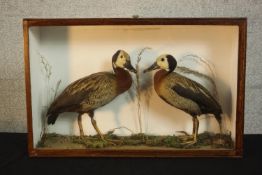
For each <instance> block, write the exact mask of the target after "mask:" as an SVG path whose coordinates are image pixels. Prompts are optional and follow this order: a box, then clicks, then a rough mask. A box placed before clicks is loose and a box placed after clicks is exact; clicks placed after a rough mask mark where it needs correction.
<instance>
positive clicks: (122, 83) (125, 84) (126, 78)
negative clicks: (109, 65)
mask: <svg viewBox="0 0 262 175" xmlns="http://www.w3.org/2000/svg"><path fill="white" fill-rule="evenodd" d="M114 72H115V75H116V80H117V93H118V94H121V93H123V92H125V91H127V90H128V89H129V88H130V87H131V85H132V77H131V75H130V74H129V72H128V71H126V70H125V69H123V68H114Z"/></svg>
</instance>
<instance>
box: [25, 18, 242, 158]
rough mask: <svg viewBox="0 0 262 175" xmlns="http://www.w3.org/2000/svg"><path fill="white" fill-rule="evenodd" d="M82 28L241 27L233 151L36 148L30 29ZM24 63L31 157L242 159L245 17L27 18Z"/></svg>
mask: <svg viewBox="0 0 262 175" xmlns="http://www.w3.org/2000/svg"><path fill="white" fill-rule="evenodd" d="M83 25H225V26H228V25H234V26H238V27H239V43H238V44H239V45H238V65H237V66H238V74H237V107H236V115H237V117H236V140H235V148H234V149H232V150H117V149H115V150H106V149H70V150H69V149H48V150H47V149H46V150H45V149H38V148H34V146H33V129H32V128H33V127H32V105H31V84H30V55H29V28H30V27H32V26H83ZM23 32H24V61H25V84H26V105H27V126H28V152H29V155H30V156H31V157H37V156H40V157H242V154H243V134H244V99H245V98H244V97H245V95H244V94H245V67H246V61H245V60H246V35H247V19H246V18H138V19H134V18H106V19H105V18H103V19H99V18H88V19H24V20H23Z"/></svg>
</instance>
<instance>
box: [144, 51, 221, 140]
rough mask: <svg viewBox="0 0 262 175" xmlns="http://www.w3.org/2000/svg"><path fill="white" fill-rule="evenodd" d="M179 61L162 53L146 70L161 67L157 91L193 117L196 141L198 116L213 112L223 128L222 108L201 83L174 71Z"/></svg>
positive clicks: (156, 80) (156, 77)
mask: <svg viewBox="0 0 262 175" xmlns="http://www.w3.org/2000/svg"><path fill="white" fill-rule="evenodd" d="M176 65H177V62H176V60H175V58H174V57H173V56H171V55H161V56H160V57H158V58H157V61H156V62H155V63H154V64H153V65H152V66H151V67H149V68H148V69H146V70H145V71H144V72H148V71H151V70H154V69H161V70H159V71H158V72H156V74H155V76H154V88H155V91H156V93H157V94H158V96H159V97H160V98H162V99H163V100H164V101H165V102H167V103H168V104H170V105H171V106H173V107H176V108H178V109H180V110H182V111H184V112H186V113H188V114H190V115H191V116H192V117H193V134H192V136H190V137H191V138H193V141H192V142H190V143H196V141H197V133H198V127H199V121H198V119H197V116H199V115H202V114H213V115H214V116H215V118H216V119H217V121H218V123H219V126H220V129H221V114H222V109H221V106H220V104H219V103H218V102H217V101H216V100H215V99H214V98H213V97H212V95H211V94H210V93H209V91H208V90H207V89H206V88H205V87H203V86H202V85H201V84H199V83H197V82H195V81H193V80H191V79H189V78H186V77H184V76H182V75H180V74H178V73H175V72H173V71H174V69H175V68H176Z"/></svg>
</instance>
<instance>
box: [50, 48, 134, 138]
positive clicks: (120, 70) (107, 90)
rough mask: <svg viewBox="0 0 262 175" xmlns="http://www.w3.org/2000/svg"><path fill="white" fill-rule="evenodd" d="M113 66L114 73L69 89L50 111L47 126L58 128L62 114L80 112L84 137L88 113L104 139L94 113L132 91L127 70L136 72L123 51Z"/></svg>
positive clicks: (92, 77) (84, 80)
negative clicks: (129, 90) (84, 121)
mask: <svg viewBox="0 0 262 175" xmlns="http://www.w3.org/2000/svg"><path fill="white" fill-rule="evenodd" d="M112 66H113V70H114V72H113V73H110V72H98V73H94V74H91V75H89V76H87V77H84V78H81V79H79V80H76V81H75V82H73V83H71V84H70V85H69V86H67V87H66V88H65V89H64V91H63V92H62V93H61V94H60V95H59V96H58V97H57V98H56V99H55V100H54V102H53V103H52V104H51V106H50V107H49V110H48V112H47V117H48V120H47V123H48V124H54V123H55V121H56V119H57V117H58V116H59V114H60V113H63V112H77V113H78V114H79V115H78V124H79V129H80V135H84V132H83V128H82V121H81V116H82V114H84V113H87V114H89V116H90V118H91V122H92V124H93V126H94V128H95V130H96V131H97V133H98V134H99V135H100V136H101V138H102V139H103V135H102V134H101V132H100V130H99V129H98V127H97V125H96V121H95V120H94V111H95V110H96V109H97V108H99V107H102V106H104V105H106V104H108V103H109V102H111V101H112V100H113V99H114V98H116V97H117V96H118V95H120V94H121V93H123V92H125V91H126V90H128V89H129V88H130V87H131V85H132V78H131V75H130V74H129V72H128V71H127V70H129V71H132V72H136V70H135V69H134V68H133V67H132V65H131V62H130V57H129V55H128V54H127V53H126V52H125V51H123V50H119V51H117V52H116V53H115V54H114V55H113V58H112ZM126 69H127V70H126Z"/></svg>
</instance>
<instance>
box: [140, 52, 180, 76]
mask: <svg viewBox="0 0 262 175" xmlns="http://www.w3.org/2000/svg"><path fill="white" fill-rule="evenodd" d="M176 66H177V61H176V59H175V58H174V57H173V56H172V55H169V54H164V55H160V56H159V57H157V59H156V61H155V62H154V63H153V64H152V65H151V66H150V67H148V68H147V69H145V70H144V73H146V72H150V71H152V70H156V69H163V70H166V71H167V72H173V71H174V70H175V68H176Z"/></svg>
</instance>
